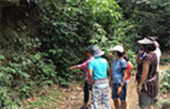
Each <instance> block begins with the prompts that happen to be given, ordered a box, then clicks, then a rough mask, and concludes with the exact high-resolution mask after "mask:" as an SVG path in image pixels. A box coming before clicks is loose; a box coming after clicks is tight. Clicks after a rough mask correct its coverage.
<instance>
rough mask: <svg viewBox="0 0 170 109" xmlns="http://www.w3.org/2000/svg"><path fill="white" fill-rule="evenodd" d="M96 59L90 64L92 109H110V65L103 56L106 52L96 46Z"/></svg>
mask: <svg viewBox="0 0 170 109" xmlns="http://www.w3.org/2000/svg"><path fill="white" fill-rule="evenodd" d="M93 51H94V55H93V57H94V59H92V60H91V61H90V62H89V80H90V84H92V96H91V104H90V109H110V108H111V107H110V94H109V81H108V79H107V77H108V76H107V73H109V65H108V62H107V60H106V59H104V58H102V57H101V56H102V55H103V54H104V51H101V50H100V48H99V47H97V46H94V47H93Z"/></svg>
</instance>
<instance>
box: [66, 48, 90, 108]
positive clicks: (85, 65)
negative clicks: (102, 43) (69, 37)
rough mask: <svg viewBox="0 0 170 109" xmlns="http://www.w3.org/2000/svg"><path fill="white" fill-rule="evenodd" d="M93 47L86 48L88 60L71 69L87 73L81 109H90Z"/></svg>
mask: <svg viewBox="0 0 170 109" xmlns="http://www.w3.org/2000/svg"><path fill="white" fill-rule="evenodd" d="M92 54H93V52H92V46H88V47H87V48H86V56H87V60H86V61H85V62H84V63H82V64H79V65H75V66H71V67H69V69H70V70H73V69H83V70H84V72H85V75H84V76H85V84H84V106H83V107H82V108H81V109H88V101H89V88H90V85H89V78H88V66H89V61H90V60H92V59H93V57H92Z"/></svg>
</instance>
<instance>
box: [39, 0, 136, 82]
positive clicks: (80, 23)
mask: <svg viewBox="0 0 170 109" xmlns="http://www.w3.org/2000/svg"><path fill="white" fill-rule="evenodd" d="M38 5H39V8H40V10H39V11H40V12H39V13H40V15H39V16H40V17H39V20H40V21H41V23H40V25H41V26H40V27H41V28H40V29H41V31H42V34H41V35H42V36H43V38H41V42H42V46H41V48H42V50H41V51H42V52H45V53H47V58H49V59H51V60H52V61H53V62H54V64H55V65H56V72H57V76H58V77H57V78H58V80H59V82H60V84H64V85H65V84H68V83H69V82H68V81H71V80H73V78H75V77H76V75H75V74H74V73H71V72H70V71H68V70H66V69H67V68H68V67H69V66H71V65H75V64H78V63H80V61H82V58H83V59H84V58H85V51H84V47H86V46H87V45H91V44H92V45H96V44H97V45H99V46H100V47H101V48H102V49H103V50H105V51H107V49H109V48H111V47H113V46H114V45H116V44H119V43H123V40H124V38H125V34H126V32H128V31H129V30H130V29H131V28H132V27H133V26H132V25H131V24H130V23H129V22H128V21H123V18H122V13H121V8H120V7H119V5H118V4H117V3H116V2H115V1H114V0H104V1H103V0H85V1H80V0H67V1H66V0H64V1H57V2H56V1H55V0H51V1H50V2H49V1H45V0H44V1H43V0H42V1H40V2H39V3H38ZM56 16H57V17H56ZM78 72H79V71H78Z"/></svg>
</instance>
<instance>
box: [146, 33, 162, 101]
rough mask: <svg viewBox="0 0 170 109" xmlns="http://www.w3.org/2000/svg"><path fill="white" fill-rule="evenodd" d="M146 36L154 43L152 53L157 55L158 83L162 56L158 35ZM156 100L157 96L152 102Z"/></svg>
mask: <svg viewBox="0 0 170 109" xmlns="http://www.w3.org/2000/svg"><path fill="white" fill-rule="evenodd" d="M147 38H148V39H150V40H151V41H153V42H154V44H155V47H156V50H155V51H154V53H155V54H156V56H157V75H158V83H159V65H160V58H161V56H162V52H161V50H160V45H159V43H158V42H157V40H158V37H156V36H148V37H147ZM157 101H158V100H157V98H155V100H154V103H156V102H157Z"/></svg>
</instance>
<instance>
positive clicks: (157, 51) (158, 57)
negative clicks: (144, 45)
mask: <svg viewBox="0 0 170 109" xmlns="http://www.w3.org/2000/svg"><path fill="white" fill-rule="evenodd" d="M154 53H155V54H156V56H157V59H158V64H157V72H159V63H160V58H161V55H162V53H161V50H160V48H159V47H157V48H156V50H155V51H154Z"/></svg>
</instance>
